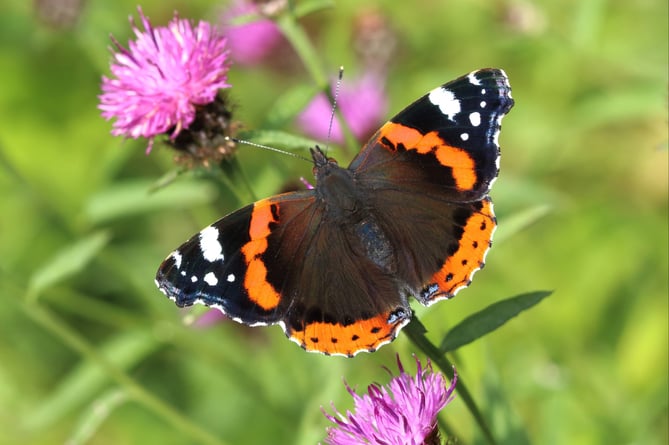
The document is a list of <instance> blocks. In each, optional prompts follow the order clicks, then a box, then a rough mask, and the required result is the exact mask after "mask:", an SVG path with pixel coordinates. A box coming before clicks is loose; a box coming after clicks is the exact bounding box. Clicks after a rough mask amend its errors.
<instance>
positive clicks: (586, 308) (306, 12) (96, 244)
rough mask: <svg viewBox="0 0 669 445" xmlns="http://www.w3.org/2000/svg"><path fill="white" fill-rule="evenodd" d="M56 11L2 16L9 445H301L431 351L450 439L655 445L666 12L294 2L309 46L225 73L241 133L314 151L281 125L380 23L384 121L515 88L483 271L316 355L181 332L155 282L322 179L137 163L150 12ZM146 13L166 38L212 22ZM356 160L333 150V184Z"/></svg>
mask: <svg viewBox="0 0 669 445" xmlns="http://www.w3.org/2000/svg"><path fill="white" fill-rule="evenodd" d="M52 3H53V4H57V3H58V2H48V1H47V2H22V1H18V0H9V1H5V2H3V4H2V5H1V6H0V85H2V87H1V88H0V116H2V125H0V193H1V195H2V197H3V199H2V200H0V214H2V218H1V219H0V253H1V259H2V260H1V261H0V296H2V299H1V300H0V303H1V304H0V339H1V340H0V444H5V443H7V444H14V443H25V444H34V445H38V444H55V443H77V444H108V443H165V444H182V443H212V444H213V443H219V444H237V443H298V444H313V443H317V442H318V441H322V440H323V437H324V435H325V430H324V428H325V426H326V423H327V422H326V420H325V419H324V417H323V416H322V415H321V413H320V407H321V406H326V407H327V406H328V405H329V402H330V401H331V400H333V401H335V403H336V404H337V406H338V407H344V408H345V407H346V404H347V403H348V404H350V403H351V402H350V397H349V396H348V394H347V393H346V391H345V389H344V386H343V385H342V384H341V381H342V380H341V379H342V377H344V378H345V379H346V381H347V382H348V383H349V384H350V385H351V386H353V387H357V389H358V390H359V391H361V390H363V389H364V388H366V386H367V385H368V384H369V383H371V382H372V381H379V382H386V381H387V375H386V374H385V372H384V371H383V370H382V369H381V368H380V366H389V367H392V366H390V365H391V364H392V362H393V357H394V354H395V353H399V354H400V355H402V356H403V357H404V356H407V355H409V354H410V353H414V352H415V353H420V352H421V351H423V353H425V352H426V351H427V353H428V354H430V355H435V354H436V355H438V356H439V357H438V360H439V361H438V362H437V361H436V360H435V363H437V365H439V366H441V367H442V368H446V369H447V370H448V369H449V366H450V363H454V364H455V366H456V367H457V370H458V373H459V375H460V377H461V378H462V382H463V383H464V382H466V386H464V392H460V393H459V394H458V396H457V397H456V400H455V401H454V402H453V403H452V404H451V405H449V406H448V407H447V408H446V409H445V410H444V411H443V412H442V415H441V421H442V423H445V424H447V425H448V426H449V428H448V429H449V431H450V432H452V434H454V435H455V436H457V438H458V439H459V441H458V443H463V444H469V443H471V444H475V443H491V442H492V440H494V441H496V443H499V444H523V443H537V444H562V443H570V444H576V445H578V444H595V443H602V444H604V443H644V444H651V445H659V444H665V443H667V441H668V440H669V438H668V437H667V431H668V421H667V419H668V417H667V406H668V400H667V394H668V387H667V374H668V372H669V370H668V369H667V363H668V356H667V351H668V349H669V348H668V340H667V339H668V327H667V324H668V323H667V321H668V320H667V313H668V300H667V292H668V289H667V283H668V281H669V273H668V270H669V258H668V249H667V246H668V245H669V235H668V232H669V230H668V225H669V221H668V214H669V206H668V203H667V199H668V196H667V195H668V192H667V190H668V180H667V170H668V165H669V161H668V159H667V158H668V150H667V140H668V136H667V109H666V98H667V93H666V85H667V81H668V79H667V65H668V63H669V61H668V59H667V54H668V53H669V51H668V45H669V43H668V42H667V39H666V36H667V32H668V30H667V20H666V17H667V12H668V11H667V3H666V2H661V1H658V0H646V1H641V2H616V1H614V0H597V1H588V2H577V1H571V2H567V3H565V2H563V1H558V0H546V1H544V2H539V3H537V2H529V1H511V0H503V1H500V2H468V1H450V2H429V1H417V2H404V3H402V2H380V1H374V2H366V3H365V7H364V8H363V7H361V6H360V3H359V2H355V1H353V0H345V1H339V2H331V1H325V0H305V1H299V0H297V1H295V2H294V3H295V5H294V6H295V8H294V9H293V13H294V15H293V16H290V15H283V16H281V17H279V18H278V21H279V24H280V26H281V29H282V30H283V31H284V33H286V35H287V37H288V39H289V41H290V43H291V45H292V47H293V48H295V50H293V51H292V52H288V53H286V54H283V53H282V54H281V55H280V57H281V58H282V60H277V59H276V58H275V59H272V60H270V61H268V62H266V63H264V64H260V65H258V66H254V67H242V66H234V67H233V68H232V71H231V72H230V81H231V83H232V84H233V85H234V87H233V89H232V90H230V93H231V96H232V99H233V101H234V103H236V104H238V108H237V110H236V112H237V113H238V114H237V118H239V119H240V120H241V121H243V124H244V128H243V129H244V131H245V132H246V133H245V134H244V137H245V138H248V139H251V140H253V141H254V142H258V143H266V144H269V145H272V146H275V147H279V148H284V149H288V150H290V151H292V152H294V153H297V154H302V155H305V156H308V152H307V148H308V146H310V145H313V143H314V142H313V141H311V140H310V139H309V138H307V137H305V136H303V135H300V134H299V132H298V131H297V130H296V128H295V127H294V126H292V121H293V117H294V116H295V114H296V113H297V112H299V111H300V110H301V109H302V107H303V106H304V104H306V103H307V102H308V100H309V98H310V97H311V96H312V95H313V94H314V93H315V92H316V91H319V90H325V89H326V84H327V79H328V78H332V77H334V76H335V75H336V73H337V70H338V67H339V66H340V65H344V66H345V67H346V73H345V75H344V82H346V80H347V78H348V76H351V77H354V76H357V75H359V74H361V73H363V72H364V70H365V69H369V68H368V67H364V66H363V64H362V63H361V62H360V59H359V58H358V57H357V55H358V51H359V48H356V46H355V44H354V43H355V42H356V35H357V34H356V33H358V32H359V31H360V27H361V26H363V25H362V24H363V23H365V22H364V21H362V19H363V18H365V17H367V16H366V14H371V13H375V14H379V16H381V17H383V18H384V20H386V21H387V23H388V29H389V30H390V34H389V35H387V36H386V37H385V39H386V40H385V42H386V43H387V45H388V48H389V49H391V50H393V51H394V52H393V55H394V57H393V59H392V60H391V61H390V63H389V64H388V66H387V67H378V68H385V69H387V78H386V84H387V92H388V95H389V98H390V103H391V106H390V109H391V110H390V112H389V115H390V114H391V113H392V112H395V111H398V110H399V109H401V108H402V107H403V106H404V105H406V104H408V103H409V102H410V101H411V100H413V99H415V98H416V97H418V96H420V95H421V94H423V93H424V92H425V91H427V90H429V89H431V88H433V87H434V86H436V85H439V84H441V83H443V82H445V81H447V80H450V79H452V78H454V77H456V76H458V75H460V74H463V73H466V72H468V71H471V70H473V69H476V68H480V67H486V66H496V67H501V68H504V69H505V70H506V72H507V73H508V75H509V78H510V81H511V85H512V87H513V97H514V98H515V100H516V106H515V107H514V109H513V110H512V111H511V113H510V114H509V116H507V118H506V119H505V121H504V130H503V132H502V134H501V138H500V139H501V140H500V142H501V145H502V161H501V162H502V165H501V174H500V177H499V179H498V181H497V182H496V183H495V187H494V189H493V192H492V197H493V199H494V201H495V211H496V213H497V215H498V220H499V231H498V232H497V234H496V237H495V242H494V246H493V248H492V250H491V251H490V253H489V255H488V257H487V264H486V267H485V269H484V270H482V271H480V272H478V273H477V275H476V277H475V279H474V282H473V284H472V286H471V288H468V289H466V290H464V291H462V292H461V294H459V295H458V296H457V297H456V298H455V299H453V300H452V301H447V302H442V303H439V304H437V305H434V306H433V307H430V308H429V309H424V308H421V307H418V306H415V307H414V309H415V310H416V311H417V313H418V317H419V318H420V322H421V323H422V325H423V326H424V327H425V329H426V332H423V331H421V330H420V326H419V325H418V324H416V325H413V326H409V327H407V328H406V329H405V330H406V331H407V332H403V333H402V334H400V337H399V338H398V340H397V341H395V342H394V343H393V344H392V345H390V346H386V347H384V348H382V349H381V350H380V351H378V352H377V353H374V354H361V355H358V356H356V357H355V358H354V359H344V358H337V357H323V356H319V355H314V354H307V353H305V352H304V351H302V350H301V349H300V348H298V347H296V346H295V345H294V344H293V343H291V342H289V341H286V339H285V338H284V336H283V334H282V333H281V330H280V329H279V328H278V327H270V328H247V327H244V326H241V325H237V324H236V323H232V322H221V323H219V324H217V325H215V326H211V327H198V326H197V324H196V325H187V324H185V323H184V314H183V312H181V311H179V310H177V309H176V308H175V306H174V305H173V304H172V303H171V302H170V301H169V300H167V299H165V298H164V296H163V295H162V294H161V293H160V292H159V291H158V290H157V289H156V288H155V286H154V284H153V276H154V274H155V270H156V268H157V267H158V265H159V264H160V262H161V261H162V259H163V258H164V257H165V255H167V253H169V252H170V251H171V250H172V249H174V248H175V247H176V246H177V245H178V244H179V243H180V242H182V241H183V240H185V239H186V238H187V237H188V236H190V235H192V234H193V233H195V232H196V231H197V230H199V229H200V228H202V227H203V226H205V225H206V224H209V223H211V222H212V221H214V220H215V219H217V218H219V217H221V216H223V215H225V214H226V213H228V212H230V211H233V210H235V209H236V208H238V207H239V206H240V205H244V204H248V203H249V202H250V201H251V200H252V199H253V197H254V196H255V197H264V196H267V195H269V194H273V193H276V192H278V191H279V190H280V189H282V188H283V187H284V186H285V185H286V184H288V183H289V182H291V181H294V180H296V179H297V178H299V177H300V176H304V177H306V178H310V177H311V174H310V169H311V165H310V164H308V163H305V162H302V161H296V160H295V159H293V158H290V157H287V156H281V155H277V154H273V153H271V152H267V151H261V150H257V149H255V148H252V147H248V146H243V147H241V148H240V149H239V151H238V153H237V156H236V157H235V158H234V159H233V160H231V161H229V163H228V164H226V166H227V167H226V168H227V170H226V171H229V172H230V173H231V175H230V176H228V177H227V178H228V181H227V182H224V183H220V182H219V181H215V180H213V179H212V178H213V175H212V174H210V173H207V171H206V170H198V171H196V172H188V171H185V169H183V168H181V167H176V166H175V164H174V163H173V153H172V152H171V151H170V150H169V149H167V148H165V147H164V146H162V145H161V144H160V143H159V142H156V145H155V147H154V149H153V152H152V153H151V154H150V155H148V156H146V155H145V154H144V150H145V147H146V141H132V140H128V141H120V140H117V138H113V137H112V136H111V135H110V134H109V130H110V124H109V123H107V122H105V121H104V120H103V119H102V118H101V117H100V116H99V111H98V110H97V109H96V105H97V95H98V94H100V90H99V86H100V76H101V75H103V74H108V62H109V51H108V47H109V46H110V41H109V34H110V33H111V34H113V35H114V36H115V37H116V38H118V40H119V41H120V42H122V43H123V44H125V43H126V42H127V40H128V39H129V38H131V32H130V27H129V25H128V20H127V19H128V16H130V15H132V16H135V18H136V4H135V3H133V2H127V1H123V2H113V3H112V2H106V3H102V2H82V4H83V5H84V6H83V8H84V9H83V11H82V13H81V15H80V16H79V18H78V20H77V21H76V22H75V24H73V25H71V26H69V27H64V28H57V27H53V26H50V25H48V24H46V23H45V22H44V21H43V20H42V19H40V18H39V17H40V15H39V14H37V13H36V12H35V11H34V8H35V5H38V4H39V5H41V4H52ZM291 4H292V2H291ZM142 7H143V9H144V11H145V12H146V13H147V15H149V16H150V18H151V20H152V21H153V22H154V24H157V25H163V24H165V23H166V22H167V21H168V20H169V19H170V18H171V17H172V14H173V12H174V10H178V11H179V14H180V16H182V17H190V18H193V19H208V20H215V19H216V14H218V12H217V11H218V9H217V8H219V7H220V4H218V3H216V2H210V1H205V0H198V1H196V2H158V1H155V0H150V1H146V2H143V3H142ZM393 45H394V46H393ZM393 48H394V49H393ZM327 117H329V116H326V117H325V118H327ZM348 137H349V139H350V135H348ZM356 150H357V147H356V146H355V144H352V143H349V144H347V146H346V147H333V149H332V152H333V155H334V156H335V157H337V158H338V160H339V161H340V163H341V164H344V165H345V164H346V163H347V161H348V160H350V158H351V157H352V155H353V154H354V153H355V152H356ZM546 288H549V289H554V291H555V293H554V294H553V295H551V297H550V298H545V299H544V297H545V296H546V295H547V294H546V293H542V292H534V291H535V290H536V289H546ZM510 295H518V296H517V297H515V298H513V299H509V296H510ZM539 300H541V301H542V302H541V304H536V303H538V301H539ZM534 305H536V306H534ZM530 306H532V307H531V310H527V311H524V310H525V309H528V308H530ZM521 311H523V312H522V313H521ZM517 314H519V315H520V316H518V317H514V316H515V315H517ZM502 325H503V326H502ZM500 326H501V328H499V329H496V328H498V327H500ZM495 329H496V330H495ZM490 331H492V332H491V333H489V332H490ZM484 334H487V335H485V337H482V336H483V335H484ZM408 338H410V339H412V341H411V342H410V341H408V340H407V339H408ZM454 339H455V340H454ZM474 339H476V341H475V342H471V343H469V341H470V340H474ZM442 340H443V343H442V344H441V347H442V350H444V351H446V350H448V351H451V352H449V353H448V354H447V356H443V355H441V354H439V351H438V350H437V346H435V345H439V344H440V342H442ZM421 342H422V343H421ZM456 347H458V348H457V350H456V351H454V349H455V348H456ZM430 348H432V349H430ZM435 350H436V352H435ZM446 372H449V371H446ZM349 406H350V405H349ZM473 413H474V414H475V415H472V414H473ZM482 425H484V426H482ZM486 428H487V429H486ZM491 438H492V439H491ZM68 441H69V442H68Z"/></svg>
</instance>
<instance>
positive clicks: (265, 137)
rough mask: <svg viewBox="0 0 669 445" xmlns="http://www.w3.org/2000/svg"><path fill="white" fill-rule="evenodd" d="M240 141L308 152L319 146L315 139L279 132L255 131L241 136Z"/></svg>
mask: <svg viewBox="0 0 669 445" xmlns="http://www.w3.org/2000/svg"><path fill="white" fill-rule="evenodd" d="M240 139H244V140H248V141H249V142H253V143H255V144H260V145H267V146H269V147H270V148H275V147H280V148H283V149H286V150H291V151H294V150H306V149H307V148H309V147H313V146H314V145H316V144H317V142H316V141H314V140H313V139H309V138H305V137H302V136H297V135H294V134H292V133H287V132H285V131H278V130H253V131H245V132H244V133H243V134H240Z"/></svg>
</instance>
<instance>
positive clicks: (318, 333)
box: [288, 313, 409, 356]
mask: <svg viewBox="0 0 669 445" xmlns="http://www.w3.org/2000/svg"><path fill="white" fill-rule="evenodd" d="M389 316H390V313H383V314H380V315H377V316H376V317H373V318H369V319H367V320H360V321H356V322H354V323H352V324H350V325H346V326H344V325H342V324H340V323H327V322H314V323H310V324H307V325H306V326H305V329H304V331H292V332H289V333H288V335H289V336H290V338H292V339H293V340H295V341H297V342H298V343H299V344H301V345H302V347H303V348H304V349H306V350H307V351H319V352H323V353H325V354H342V355H347V356H353V355H355V354H356V353H357V352H360V351H368V352H371V351H374V350H376V349H377V348H378V347H379V346H381V345H383V344H385V343H387V342H389V341H391V340H393V339H394V338H395V336H396V335H397V331H398V330H399V329H400V328H401V327H402V326H404V325H405V324H406V322H407V321H408V320H409V319H408V318H401V317H400V318H397V319H396V320H394V321H393V322H392V323H389V322H388V319H389Z"/></svg>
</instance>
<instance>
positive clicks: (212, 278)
mask: <svg viewBox="0 0 669 445" xmlns="http://www.w3.org/2000/svg"><path fill="white" fill-rule="evenodd" d="M204 281H205V282H206V283H207V284H208V285H210V286H216V285H217V284H218V278H216V275H214V272H209V273H207V275H205V276H204Z"/></svg>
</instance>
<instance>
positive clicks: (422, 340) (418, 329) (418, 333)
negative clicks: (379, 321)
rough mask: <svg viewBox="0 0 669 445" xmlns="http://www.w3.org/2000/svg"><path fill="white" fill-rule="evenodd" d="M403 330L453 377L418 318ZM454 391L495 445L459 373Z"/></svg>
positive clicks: (448, 362)
mask: <svg viewBox="0 0 669 445" xmlns="http://www.w3.org/2000/svg"><path fill="white" fill-rule="evenodd" d="M404 332H405V334H406V335H407V337H409V340H411V342H412V343H413V344H414V345H416V346H417V347H418V348H419V349H420V350H421V351H423V353H424V354H425V355H426V356H428V357H430V360H432V362H433V363H435V364H436V365H437V366H438V367H439V369H441V370H442V371H443V372H444V373H445V374H446V375H447V376H448V378H449V380H450V379H452V378H453V364H452V363H451V362H450V360H448V359H447V358H446V356H445V355H443V354H442V353H441V352H440V351H439V348H437V347H436V346H435V345H434V344H433V343H432V342H431V341H430V340H428V339H427V337H426V336H425V333H426V332H427V330H426V329H425V326H423V324H422V323H421V322H420V321H419V320H418V318H416V317H414V318H413V319H412V320H411V322H410V323H409V324H408V325H407V326H406V327H405V328H404ZM455 391H456V392H457V393H458V395H459V396H460V397H461V398H462V401H463V402H465V406H467V409H468V410H469V412H470V413H471V414H472V416H473V417H474V420H475V421H476V423H477V424H478V425H479V428H480V429H481V431H482V432H483V435H484V436H485V438H486V440H487V442H488V443H489V444H490V445H496V444H497V441H496V440H495V437H494V436H493V435H492V432H491V431H490V427H489V426H488V424H487V423H486V421H485V419H484V418H483V414H482V413H481V410H479V408H478V406H476V402H475V401H474V399H473V397H472V395H471V393H470V392H469V390H468V389H467V386H466V385H465V382H464V380H463V378H462V375H461V374H458V384H457V385H456V387H455Z"/></svg>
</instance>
